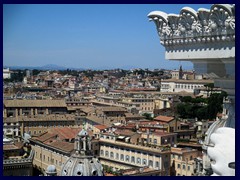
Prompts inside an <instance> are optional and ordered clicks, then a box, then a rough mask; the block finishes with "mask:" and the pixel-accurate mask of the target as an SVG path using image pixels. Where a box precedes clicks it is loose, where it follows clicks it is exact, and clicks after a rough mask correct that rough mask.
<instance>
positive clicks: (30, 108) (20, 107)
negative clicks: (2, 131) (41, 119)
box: [3, 99, 67, 117]
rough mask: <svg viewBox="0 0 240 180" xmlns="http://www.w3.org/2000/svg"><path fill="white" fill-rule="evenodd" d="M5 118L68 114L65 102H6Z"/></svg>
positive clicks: (15, 100) (4, 103) (16, 100)
mask: <svg viewBox="0 0 240 180" xmlns="http://www.w3.org/2000/svg"><path fill="white" fill-rule="evenodd" d="M3 105H4V110H3V117H18V116H21V115H38V114H45V115H47V114H66V113H67V105H66V103H65V100H26V99H24V100H18V99H14V100H4V101H3Z"/></svg>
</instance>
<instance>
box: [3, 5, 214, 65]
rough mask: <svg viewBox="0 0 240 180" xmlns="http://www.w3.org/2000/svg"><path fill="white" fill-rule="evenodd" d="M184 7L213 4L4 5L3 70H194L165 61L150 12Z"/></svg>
mask: <svg viewBox="0 0 240 180" xmlns="http://www.w3.org/2000/svg"><path fill="white" fill-rule="evenodd" d="M185 6H189V7H192V8H193V9H195V10H197V9H198V8H210V7H211V4H205V5H204V4H190V5H186V4H171V5H167V4H141V5H139V4H127V5H126V4H121V5H114V4H110V5H109V4H106V5H103V4H97V5H96V4H94V5H89V4H78V5H73V4H61V5H58V4H54V5H53V4H40V5H39V4H36V5H34V4H20V5H14V4H4V5H3V65H4V66H29V67H31V66H45V65H47V64H55V65H58V66H64V67H70V68H71V67H74V68H84V69H98V68H102V67H107V68H108V69H115V68H122V67H136V68H142V69H144V68H149V69H160V68H163V69H177V68H179V66H180V65H182V66H183V68H184V69H193V65H192V63H191V62H183V61H182V62H179V61H168V60H165V57H164V53H165V50H164V47H163V46H162V45H161V44H160V42H159V41H160V40H159V37H158V35H157V31H156V27H155V25H154V24H153V23H150V22H149V21H148V18H147V14H148V13H149V12H151V11H154V10H159V11H164V12H166V13H176V14H179V12H180V11H181V9H182V8H183V7H185Z"/></svg>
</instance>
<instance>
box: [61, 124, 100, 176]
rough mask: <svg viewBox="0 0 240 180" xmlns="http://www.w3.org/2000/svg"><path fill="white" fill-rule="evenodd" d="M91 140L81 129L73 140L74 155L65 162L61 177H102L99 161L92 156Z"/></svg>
mask: <svg viewBox="0 0 240 180" xmlns="http://www.w3.org/2000/svg"><path fill="white" fill-rule="evenodd" d="M91 140H92V138H91V137H89V134H88V132H87V131H86V130H85V129H84V128H83V129H82V130H81V131H80V132H79V133H78V135H77V137H76V138H75V143H74V149H75V153H74V154H72V155H71V157H70V158H69V159H68V160H67V161H66V162H65V164H64V165H63V167H62V169H61V174H60V175H61V176H103V175H104V173H103V167H102V165H101V163H100V161H99V159H97V158H95V157H94V156H93V155H92V141H91Z"/></svg>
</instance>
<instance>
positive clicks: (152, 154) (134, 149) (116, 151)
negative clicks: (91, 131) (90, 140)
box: [99, 133, 170, 176]
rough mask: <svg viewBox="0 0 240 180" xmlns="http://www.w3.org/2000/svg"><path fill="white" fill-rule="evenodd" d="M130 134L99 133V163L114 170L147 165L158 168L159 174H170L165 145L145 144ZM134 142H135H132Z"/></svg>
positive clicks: (167, 152) (168, 157)
mask: <svg viewBox="0 0 240 180" xmlns="http://www.w3.org/2000/svg"><path fill="white" fill-rule="evenodd" d="M131 138H133V137H132V136H123V135H114V134H112V133H104V134H101V135H100V139H99V144H100V156H99V157H100V160H101V163H102V164H104V165H107V166H110V167H113V168H115V169H116V170H120V169H129V168H136V167H145V166H148V167H149V168H151V169H155V170H160V173H159V174H160V175H162V176H165V175H170V151H169V148H167V147H163V146H162V147H160V146H156V147H154V146H147V145H141V143H138V138H137V135H136V136H135V140H131ZM134 142H135V143H134Z"/></svg>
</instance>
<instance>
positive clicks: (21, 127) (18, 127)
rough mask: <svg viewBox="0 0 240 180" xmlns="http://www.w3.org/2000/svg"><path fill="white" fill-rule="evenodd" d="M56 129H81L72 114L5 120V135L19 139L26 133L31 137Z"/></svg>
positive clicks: (20, 117) (9, 118)
mask: <svg viewBox="0 0 240 180" xmlns="http://www.w3.org/2000/svg"><path fill="white" fill-rule="evenodd" d="M54 127H79V125H76V119H75V116H74V115H71V114H49V115H29V116H18V117H7V118H3V131H4V134H6V135H8V136H11V137H18V136H20V135H21V134H23V133H24V132H27V133H28V134H30V135H35V134H38V133H43V132H46V131H47V129H49V128H54Z"/></svg>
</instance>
